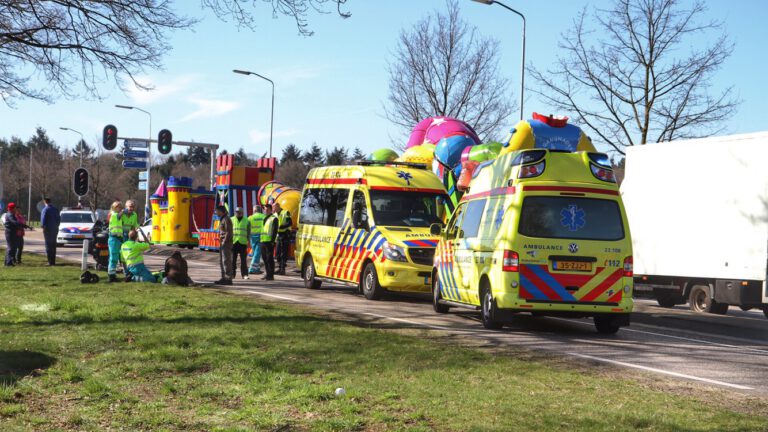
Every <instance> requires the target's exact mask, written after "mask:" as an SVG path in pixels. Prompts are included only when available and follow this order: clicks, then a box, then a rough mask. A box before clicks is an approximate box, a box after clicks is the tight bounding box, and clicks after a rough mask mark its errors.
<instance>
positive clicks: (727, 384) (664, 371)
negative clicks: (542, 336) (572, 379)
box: [565, 352, 754, 390]
mask: <svg viewBox="0 0 768 432" xmlns="http://www.w3.org/2000/svg"><path fill="white" fill-rule="evenodd" d="M565 354H568V355H570V356H574V357H581V358H585V359H590V360H594V361H598V362H602V363H611V364H616V365H619V366H624V367H629V368H634V369H642V370H644V371H649V372H655V373H659V374H664V375H670V376H673V377H678V378H685V379H689V380H693V381H702V382H706V383H710V384H717V385H721V386H725V387H731V388H735V389H739V390H754V388H753V387H747V386H743V385H739V384H731V383H727V382H724V381H718V380H713V379H709V378H701V377H697V376H693V375H686V374H681V373H677V372H672V371H667V370H663V369H657V368H652V367H648V366H641V365H638V364H634V363H626V362H620V361H616V360H610V359H606V358H601V357H594V356H590V355H586V354H579V353H573V352H567V353H565Z"/></svg>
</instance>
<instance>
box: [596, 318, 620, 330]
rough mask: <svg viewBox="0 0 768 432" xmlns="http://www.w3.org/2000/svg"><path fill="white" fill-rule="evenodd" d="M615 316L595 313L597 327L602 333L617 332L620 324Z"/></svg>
mask: <svg viewBox="0 0 768 432" xmlns="http://www.w3.org/2000/svg"><path fill="white" fill-rule="evenodd" d="M616 323H617V320H616V319H614V317H612V316H610V315H608V316H606V315H595V328H597V332H598V333H601V334H616V332H617V331H619V328H620V326H619V325H618V324H616Z"/></svg>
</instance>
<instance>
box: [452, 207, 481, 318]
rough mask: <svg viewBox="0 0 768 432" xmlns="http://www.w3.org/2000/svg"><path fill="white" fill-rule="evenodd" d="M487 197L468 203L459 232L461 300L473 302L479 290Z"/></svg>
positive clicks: (458, 276) (458, 261)
mask: <svg viewBox="0 0 768 432" xmlns="http://www.w3.org/2000/svg"><path fill="white" fill-rule="evenodd" d="M486 202H487V199H484V198H483V199H477V200H474V201H470V202H469V203H467V209H466V211H465V212H464V217H463V218H462V221H461V229H460V230H459V232H458V236H457V240H458V242H457V243H458V244H457V249H456V262H457V272H458V275H457V278H456V279H457V282H459V285H460V286H459V295H460V298H461V302H463V303H471V301H472V296H473V294H474V293H475V292H476V291H477V289H476V288H477V284H478V281H479V277H480V275H479V272H478V259H479V257H480V252H481V249H480V238H479V237H478V233H479V231H480V221H481V219H482V218H483V213H484V212H485V204H486Z"/></svg>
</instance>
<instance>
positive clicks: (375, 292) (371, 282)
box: [360, 263, 384, 300]
mask: <svg viewBox="0 0 768 432" xmlns="http://www.w3.org/2000/svg"><path fill="white" fill-rule="evenodd" d="M360 285H362V287H363V295H365V298H367V299H368V300H378V299H380V298H381V296H382V294H384V288H382V287H381V284H379V276H378V275H377V274H376V267H375V266H374V265H373V263H368V265H367V266H365V270H363V276H362V278H361V279H360Z"/></svg>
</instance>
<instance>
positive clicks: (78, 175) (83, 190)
mask: <svg viewBox="0 0 768 432" xmlns="http://www.w3.org/2000/svg"><path fill="white" fill-rule="evenodd" d="M89 177H90V175H89V174H88V170H87V169H85V168H82V167H80V168H78V169H76V170H75V175H74V181H73V185H72V189H73V190H74V192H75V195H77V196H85V195H88V189H89Z"/></svg>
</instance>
